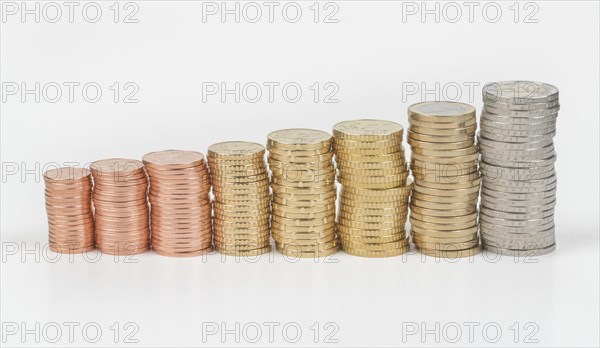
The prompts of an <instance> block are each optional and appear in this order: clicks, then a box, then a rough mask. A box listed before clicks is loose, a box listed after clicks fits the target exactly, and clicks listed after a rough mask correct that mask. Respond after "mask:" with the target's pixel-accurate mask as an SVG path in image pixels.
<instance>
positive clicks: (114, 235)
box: [90, 158, 150, 255]
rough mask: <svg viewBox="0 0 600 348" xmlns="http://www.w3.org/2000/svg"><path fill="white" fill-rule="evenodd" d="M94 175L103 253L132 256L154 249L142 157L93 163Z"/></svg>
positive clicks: (100, 244)
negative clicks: (139, 159)
mask: <svg viewBox="0 0 600 348" xmlns="http://www.w3.org/2000/svg"><path fill="white" fill-rule="evenodd" d="M90 170H91V171H92V176H93V178H94V195H93V198H94V210H95V213H96V245H97V247H98V249H100V251H101V252H103V253H107V254H112V255H132V254H138V253H141V252H144V251H147V250H148V249H149V248H150V228H149V226H148V218H149V212H148V199H147V197H146V195H147V193H148V176H147V175H146V171H145V170H144V164H143V163H142V162H140V161H138V160H132V159H124V158H112V159H106V160H101V161H96V162H94V163H92V164H91V165H90Z"/></svg>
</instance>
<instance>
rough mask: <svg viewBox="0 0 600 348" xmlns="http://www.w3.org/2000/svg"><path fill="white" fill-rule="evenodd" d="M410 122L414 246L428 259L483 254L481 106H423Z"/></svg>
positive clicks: (410, 111) (412, 113)
mask: <svg viewBox="0 0 600 348" xmlns="http://www.w3.org/2000/svg"><path fill="white" fill-rule="evenodd" d="M408 122H409V124H410V128H409V130H408V143H409V144H410V145H411V149H412V154H411V170H412V174H413V176H414V179H415V182H414V187H413V193H412V196H411V202H410V208H411V212H410V222H411V231H412V238H413V242H414V243H415V245H416V246H417V249H418V250H419V251H421V252H422V253H424V254H427V255H432V256H439V257H465V256H471V255H473V254H475V253H477V252H478V251H479V237H478V235H477V231H478V226H477V199H478V196H479V186H480V178H479V170H478V167H477V161H478V156H479V152H478V148H477V146H476V145H475V131H476V128H477V122H476V114H475V108H474V107H472V106H471V105H467V104H463V103H452V102H423V103H417V104H414V105H411V106H410V107H409V108H408Z"/></svg>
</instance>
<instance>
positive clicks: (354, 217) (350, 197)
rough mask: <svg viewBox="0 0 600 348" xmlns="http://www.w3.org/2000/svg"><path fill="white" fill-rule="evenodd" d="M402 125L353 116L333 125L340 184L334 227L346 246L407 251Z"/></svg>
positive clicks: (356, 250) (379, 253) (378, 253)
mask: <svg viewBox="0 0 600 348" xmlns="http://www.w3.org/2000/svg"><path fill="white" fill-rule="evenodd" d="M403 132H404V128H402V126H401V125H400V124H398V123H395V122H391V121H382V120H354V121H344V122H340V123H337V124H336V125H334V126H333V136H334V151H335V159H336V163H337V166H338V171H339V173H338V181H339V182H340V184H341V185H342V188H341V199H340V210H339V214H338V231H339V234H340V240H341V244H342V250H344V251H345V252H347V253H349V254H352V255H357V256H363V257H388V256H396V255H400V254H403V253H405V252H406V251H408V250H409V242H408V238H407V233H406V229H405V225H406V218H407V214H408V197H409V195H410V190H411V187H412V183H411V182H408V183H407V178H408V168H407V165H406V158H405V157H404V147H403V146H402V138H403Z"/></svg>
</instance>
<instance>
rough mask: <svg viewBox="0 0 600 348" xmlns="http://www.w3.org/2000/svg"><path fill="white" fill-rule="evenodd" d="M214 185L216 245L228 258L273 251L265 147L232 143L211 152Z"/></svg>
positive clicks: (219, 146)
mask: <svg viewBox="0 0 600 348" xmlns="http://www.w3.org/2000/svg"><path fill="white" fill-rule="evenodd" d="M208 166H209V168H210V174H211V179H212V184H213V194H214V196H215V200H214V202H213V226H214V243H215V248H216V249H217V251H218V252H220V253H222V254H226V255H237V256H245V255H259V254H262V253H266V252H268V251H270V250H271V235H270V234H271V228H270V219H271V194H270V188H269V174H268V171H267V165H266V163H265V147H264V146H262V145H260V144H257V143H251V142H246V141H228V142H222V143H217V144H214V145H211V146H210V147H209V148H208Z"/></svg>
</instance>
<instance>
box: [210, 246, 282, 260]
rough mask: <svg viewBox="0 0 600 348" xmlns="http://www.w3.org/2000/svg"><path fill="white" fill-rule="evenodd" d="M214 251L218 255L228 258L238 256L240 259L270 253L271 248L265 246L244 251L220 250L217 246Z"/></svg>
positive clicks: (235, 249)
mask: <svg viewBox="0 0 600 348" xmlns="http://www.w3.org/2000/svg"><path fill="white" fill-rule="evenodd" d="M215 250H216V251H218V252H219V253H221V254H223V255H228V256H240V257H244V256H246V257H248V256H258V255H262V254H265V253H268V252H269V251H271V246H270V245H267V246H264V247H261V248H257V249H251V250H244V249H241V250H239V249H237V248H234V249H224V248H220V247H218V246H215Z"/></svg>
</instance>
